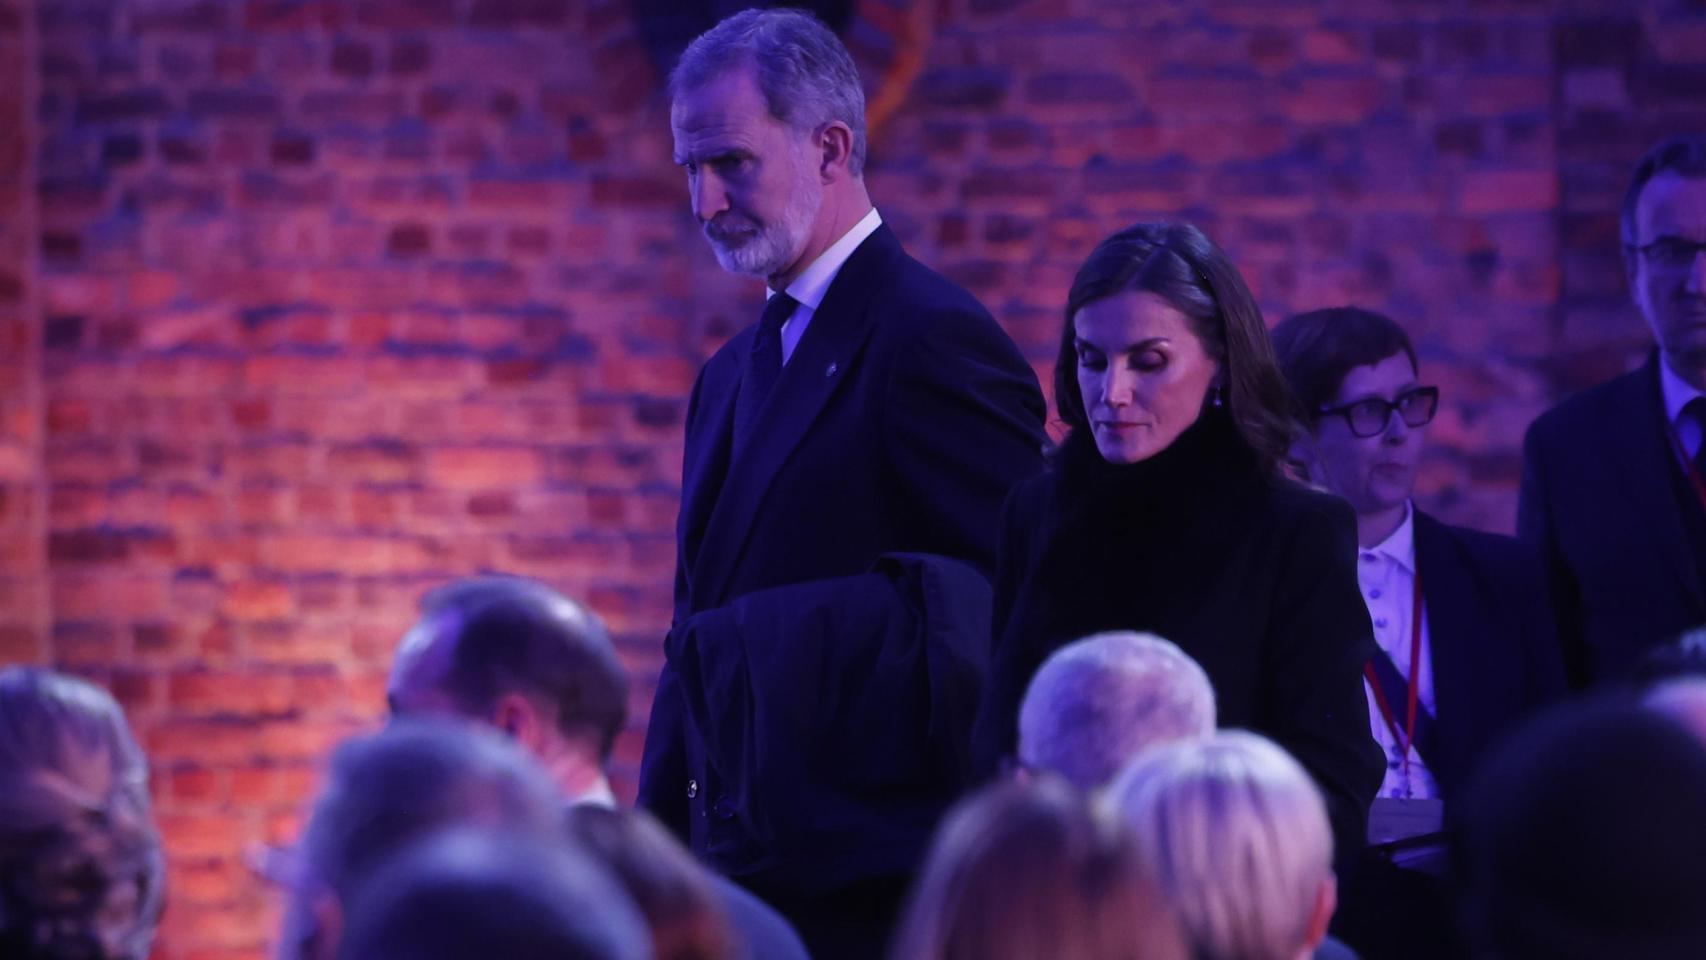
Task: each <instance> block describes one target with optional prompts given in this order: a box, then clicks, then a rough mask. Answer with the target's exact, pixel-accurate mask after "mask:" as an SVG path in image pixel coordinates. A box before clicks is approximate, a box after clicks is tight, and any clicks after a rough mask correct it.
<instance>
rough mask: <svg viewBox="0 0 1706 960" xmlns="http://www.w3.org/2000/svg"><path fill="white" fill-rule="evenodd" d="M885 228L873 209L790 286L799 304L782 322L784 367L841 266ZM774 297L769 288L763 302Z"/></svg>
mask: <svg viewBox="0 0 1706 960" xmlns="http://www.w3.org/2000/svg"><path fill="white" fill-rule="evenodd" d="M882 225H883V218H882V217H881V216H878V214H877V210H876V208H875V207H872V208H871V212H870V213H867V214H865V215H864V216H863V217H861V218H859V222H858V223H855V224H854V225H853V226H852V227H851V228H849V229H848V231H847V232H846V233H844V234H842V235H841V239H839V240H837V241H835V242H834V243H832V244H830V245H829V249H828V250H825V251H824V252H823V253H821V254H819V255H818V258H817V259H816V260H813V261H812V262H811V266H809V267H806V268H805V269H804V270H802V271H800V275H799V276H797V277H795V278H794V282H793V283H790V284H788V296H790V297H793V298H794V299H795V300H798V301H799V302H800V305H799V306H797V307H795V308H794V312H793V314H791V315H790V316H789V317H788V319H787V320H785V321H784V322H783V323H782V362H783V363H784V364H786V363H787V362H788V358H789V357H792V356H793V355H794V348H795V347H797V346H799V345H800V338H801V337H803V336H805V335H806V327H808V326H810V325H811V322H812V314H814V313H816V312H817V308H818V306H819V305H820V304H822V303H823V296H824V294H826V293H828V292H829V285H830V284H831V283H833V282H834V281H835V275H836V274H838V273H840V272H841V267H842V265H843V264H845V263H846V262H847V258H848V257H851V256H852V255H853V251H854V250H857V249H859V244H861V243H864V242H865V238H867V237H869V236H870V235H871V234H873V233H876V232H877V228H878V227H880V226H882ZM775 295H776V291H774V290H771V289H770V288H769V287H765V288H764V299H766V300H769V299H770V298H771V297H773V296H775Z"/></svg>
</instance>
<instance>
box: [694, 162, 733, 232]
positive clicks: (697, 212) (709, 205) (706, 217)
mask: <svg viewBox="0 0 1706 960" xmlns="http://www.w3.org/2000/svg"><path fill="white" fill-rule="evenodd" d="M692 191H693V215H694V216H695V217H698V218H699V221H700V222H701V223H708V222H710V221H711V220H712V219H714V218H715V217H716V216H717V214H719V213H722V212H723V211H724V210H727V209H728V208H729V192H728V190H726V189H725V188H724V187H723V182H722V181H721V180H720V179H718V178H717V176H716V175H715V174H713V173H709V172H706V171H700V173H699V175H698V176H697V177H695V178H694V179H693V184H692Z"/></svg>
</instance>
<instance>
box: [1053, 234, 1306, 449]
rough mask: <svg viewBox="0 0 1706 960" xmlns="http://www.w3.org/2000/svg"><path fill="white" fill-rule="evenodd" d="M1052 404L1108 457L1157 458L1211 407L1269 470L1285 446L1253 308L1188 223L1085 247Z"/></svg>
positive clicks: (1286, 408) (1287, 434)
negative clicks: (1225, 415)
mask: <svg viewBox="0 0 1706 960" xmlns="http://www.w3.org/2000/svg"><path fill="white" fill-rule="evenodd" d="M1055 403H1056V404H1057V405H1058V406H1059V408H1060V418H1061V420H1062V421H1064V422H1065V423H1066V424H1067V426H1069V427H1070V428H1071V429H1072V436H1073V437H1078V438H1082V439H1080V440H1079V441H1078V442H1088V441H1094V443H1095V447H1096V450H1097V452H1098V453H1100V454H1101V455H1102V458H1103V459H1104V460H1107V461H1108V462H1110V463H1116V464H1122V463H1135V462H1138V461H1141V460H1147V459H1149V458H1150V457H1153V456H1155V455H1156V454H1158V453H1160V452H1161V451H1163V450H1165V449H1167V447H1169V446H1170V445H1171V444H1172V443H1173V441H1174V440H1176V439H1178V437H1179V435H1180V434H1182V433H1184V432H1185V430H1187V429H1189V428H1190V427H1191V425H1192V424H1194V423H1196V421H1197V419H1198V418H1199V417H1200V416H1201V414H1202V411H1203V410H1204V409H1205V408H1206V407H1208V406H1212V405H1214V404H1217V403H1218V404H1221V405H1223V406H1224V407H1225V409H1226V410H1227V411H1229V412H1230V415H1231V419H1232V423H1233V425H1234V426H1235V427H1236V429H1237V433H1238V435H1239V437H1241V438H1242V440H1243V442H1244V444H1245V445H1246V446H1247V447H1248V448H1249V449H1250V451H1251V452H1252V453H1253V454H1254V455H1255V457H1256V459H1257V461H1258V462H1259V463H1260V464H1261V466H1262V467H1263V469H1264V470H1267V471H1269V472H1273V471H1277V470H1278V468H1279V464H1280V462H1281V460H1282V458H1283V457H1284V456H1285V453H1286V448H1287V447H1288V446H1289V445H1290V443H1291V434H1292V422H1291V399H1290V395H1289V393H1288V392H1287V390H1286V386H1285V379H1284V378H1283V377H1282V376H1281V375H1280V371H1279V367H1278V365H1277V364H1276V363H1275V362H1274V351H1273V346H1272V345H1271V344H1270V343H1269V342H1268V331H1267V328H1266V327H1265V326H1264V325H1263V323H1262V313H1261V310H1260V309H1258V308H1257V306H1256V300H1255V297H1254V296H1252V295H1251V293H1250V288H1249V287H1248V286H1246V285H1245V283H1244V278H1243V277H1241V276H1239V274H1238V270H1237V269H1236V268H1235V267H1233V266H1232V263H1231V261H1229V260H1227V259H1226V254H1225V253H1223V252H1221V250H1220V248H1219V247H1217V246H1215V245H1214V242H1213V241H1211V240H1209V238H1208V237H1206V236H1204V235H1203V233H1202V232H1201V231H1200V230H1198V229H1197V228H1196V227H1193V226H1191V225H1190V224H1183V223H1177V224H1175V223H1139V224H1136V225H1134V226H1131V227H1127V228H1126V229H1124V230H1121V231H1120V232H1118V233H1116V234H1114V235H1113V236H1111V237H1109V238H1108V239H1106V240H1103V241H1102V242H1101V243H1100V244H1099V245H1098V246H1097V247H1096V249H1095V250H1093V251H1091V253H1090V258H1089V259H1088V260H1086V261H1085V262H1084V265H1083V266H1082V267H1080V268H1079V269H1078V275H1077V277H1076V278H1074V279H1073V281H1072V289H1071V291H1070V292H1069V293H1068V294H1067V300H1066V326H1065V329H1064V330H1063V331H1062V332H1061V338H1060V355H1059V360H1058V363H1057V365H1056V367H1055ZM1069 442H1071V441H1070V440H1069Z"/></svg>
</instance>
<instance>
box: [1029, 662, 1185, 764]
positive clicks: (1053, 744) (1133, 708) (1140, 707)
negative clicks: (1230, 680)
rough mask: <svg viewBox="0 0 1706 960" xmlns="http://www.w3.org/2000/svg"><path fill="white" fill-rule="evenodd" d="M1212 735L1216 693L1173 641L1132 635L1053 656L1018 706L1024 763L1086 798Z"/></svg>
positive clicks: (1040, 668) (1040, 669)
mask: <svg viewBox="0 0 1706 960" xmlns="http://www.w3.org/2000/svg"><path fill="white" fill-rule="evenodd" d="M1213 732H1214V687H1213V686H1212V685H1210V683H1209V680H1208V674H1206V673H1204V672H1203V669H1202V667H1201V666H1198V664H1197V662H1196V661H1195V660H1192V659H1191V658H1190V655H1189V654H1187V653H1185V652H1184V651H1183V650H1180V649H1179V648H1178V646H1177V645H1176V644H1174V643H1173V642H1172V641H1170V640H1164V639H1162V638H1161V637H1158V636H1156V635H1154V634H1152V633H1135V632H1132V631H1128V630H1122V631H1113V632H1109V633H1098V634H1092V635H1091V636H1088V637H1085V638H1084V639H1082V640H1078V641H1075V642H1073V643H1069V644H1067V645H1066V646H1064V647H1061V648H1060V649H1059V650H1056V651H1055V652H1054V653H1053V654H1051V655H1050V656H1049V658H1048V659H1047V660H1045V661H1043V665H1042V666H1041V667H1039V668H1038V669H1037V673H1036V676H1034V677H1032V678H1031V685H1030V686H1029V687H1028V688H1026V690H1025V699H1024V702H1023V703H1021V704H1020V706H1019V762H1020V763H1021V764H1022V765H1023V766H1024V768H1025V769H1026V770H1030V771H1042V770H1047V771H1050V772H1052V773H1056V774H1059V775H1060V776H1062V777H1064V778H1066V780H1068V781H1069V782H1071V783H1073V784H1074V785H1076V786H1077V787H1079V788H1080V789H1083V790H1095V789H1098V788H1100V787H1103V786H1105V785H1107V784H1108V783H1109V782H1111V781H1112V780H1113V778H1114V777H1115V776H1116V775H1117V774H1118V773H1119V772H1120V770H1121V769H1123V768H1124V767H1125V765H1126V764H1127V763H1129V762H1130V761H1131V760H1132V759H1133V758H1135V757H1136V756H1137V755H1138V754H1140V753H1143V752H1144V751H1145V750H1147V749H1149V748H1150V747H1153V746H1158V745H1160V744H1163V743H1171V742H1173V741H1175V740H1194V739H1197V738H1199V737H1206V736H1208V735H1209V734H1211V733H1213Z"/></svg>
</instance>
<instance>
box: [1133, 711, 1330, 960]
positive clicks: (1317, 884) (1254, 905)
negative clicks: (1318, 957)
mask: <svg viewBox="0 0 1706 960" xmlns="http://www.w3.org/2000/svg"><path fill="white" fill-rule="evenodd" d="M1109 801H1110V802H1111V804H1112V805H1113V807H1114V809H1115V810H1117V811H1118V815H1119V816H1120V818H1121V819H1122V820H1123V821H1124V822H1125V824H1126V826H1127V828H1128V829H1130V830H1131V832H1132V834H1133V839H1134V842H1135V843H1136V845H1137V849H1138V851H1139V856H1140V857H1142V859H1143V861H1144V865H1145V872H1146V874H1147V875H1149V876H1151V877H1153V878H1154V879H1155V880H1156V882H1157V883H1158V884H1159V885H1160V887H1161V890H1162V892H1163V894H1164V896H1165V897H1166V899H1167V901H1168V903H1169V904H1170V905H1171V906H1172V908H1173V910H1174V913H1175V915H1176V916H1177V917H1178V920H1179V925H1180V927H1181V928H1182V929H1183V930H1184V934H1185V938H1186V940H1187V941H1188V942H1189V943H1190V946H1191V949H1192V955H1193V956H1195V957H1198V958H1200V960H1295V958H1296V957H1298V956H1300V955H1307V954H1308V952H1309V951H1311V950H1313V949H1314V948H1315V947H1316V946H1318V945H1319V943H1320V941H1321V939H1322V938H1323V937H1325V935H1326V925H1327V920H1328V919H1329V918H1330V917H1331V915H1332V909H1333V906H1334V903H1335V901H1336V896H1337V887H1336V883H1335V881H1334V878H1333V832H1332V828H1331V826H1330V825H1329V824H1328V821H1327V807H1326V804H1325V803H1324V802H1323V801H1322V799H1321V791H1320V790H1319V789H1318V788H1317V787H1316V786H1315V782H1314V781H1313V780H1311V779H1310V778H1309V774H1308V773H1307V772H1305V771H1304V769H1303V767H1302V766H1301V765H1300V764H1299V763H1298V762H1297V761H1296V760H1294V759H1293V758H1292V757H1291V755H1290V754H1288V753H1286V752H1285V751H1284V750H1283V749H1281V748H1280V747H1279V746H1278V745H1277V744H1275V743H1273V742H1272V741H1270V740H1267V739H1266V738H1264V737H1260V736H1257V735H1256V734H1253V733H1249V732H1246V731H1243V730H1227V731H1222V732H1220V733H1217V734H1215V735H1214V736H1212V737H1209V738H1207V739H1205V740H1200V741H1194V742H1181V743H1173V744H1167V745H1165V746H1161V747H1157V748H1155V749H1154V750H1152V751H1150V752H1149V753H1146V754H1144V755H1143V756H1141V757H1139V758H1138V759H1137V760H1135V761H1134V762H1133V763H1132V765H1131V766H1130V767H1128V768H1126V770H1125V771H1124V772H1123V773H1121V774H1120V776H1119V778H1118V779H1117V780H1116V781H1115V783H1114V786H1113V787H1112V788H1111V789H1110V791H1109Z"/></svg>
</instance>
